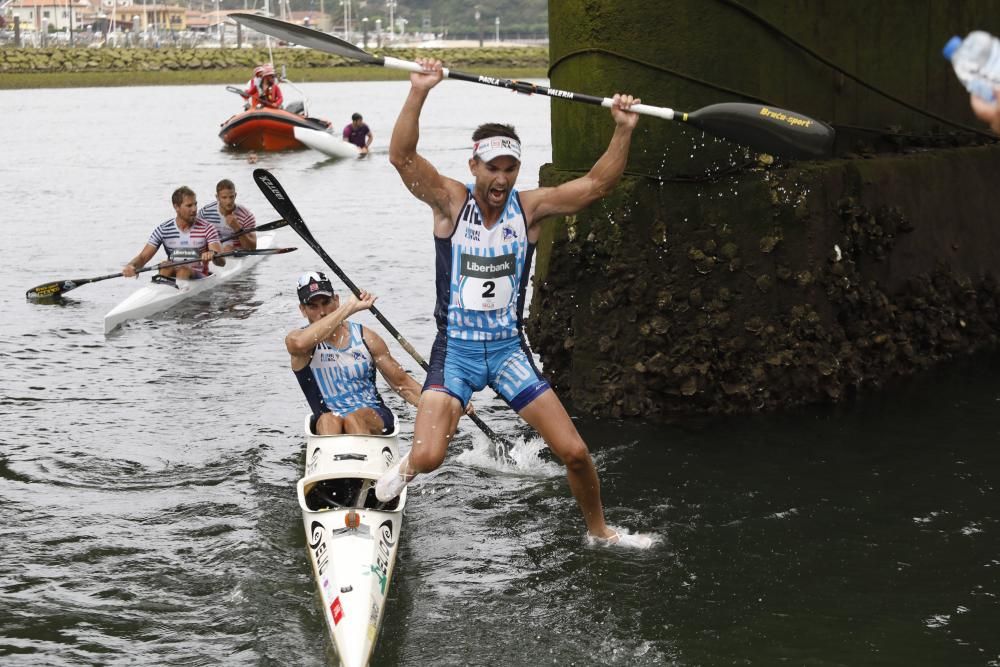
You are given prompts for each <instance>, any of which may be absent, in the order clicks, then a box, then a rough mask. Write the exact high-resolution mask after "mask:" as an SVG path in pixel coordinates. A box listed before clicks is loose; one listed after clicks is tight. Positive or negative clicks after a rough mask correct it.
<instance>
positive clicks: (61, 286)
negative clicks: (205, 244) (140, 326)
mask: <svg viewBox="0 0 1000 667" xmlns="http://www.w3.org/2000/svg"><path fill="white" fill-rule="evenodd" d="M281 222H284V221H281ZM292 250H295V248H269V249H265V250H232V251H230V252H222V253H219V254H218V255H216V257H246V256H247V255H276V254H280V253H284V252H290V251H292ZM201 261H203V260H202V259H200V258H199V259H186V260H184V261H182V262H169V263H167V264H155V265H153V266H145V267H143V268H141V269H136V270H135V272H136V273H137V274H139V273H145V272H146V271H155V270H157V269H169V268H172V267H175V266H183V265H184V264H196V263H198V262H201ZM124 275H125V274H124V273H122V272H121V271H119V272H118V273H109V274H107V275H105V276H97V277H95V278H77V279H74V280H57V281H53V282H48V283H42V284H41V285H37V286H35V287H32V288H31V289H29V290H28V291H27V292H25V294H24V296H25V298H26V299H44V298H52V297H56V296H61V295H63V294H65V293H66V292H69V291H70V290H75V289H76V288H77V287H80V286H81V285H86V284H88V283H96V282H100V281H102V280H110V279H111V278H121V277H122V276H124Z"/></svg>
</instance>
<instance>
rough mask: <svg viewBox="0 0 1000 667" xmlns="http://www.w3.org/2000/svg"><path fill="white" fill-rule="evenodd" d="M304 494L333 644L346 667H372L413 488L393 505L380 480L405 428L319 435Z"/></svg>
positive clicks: (309, 544)
mask: <svg viewBox="0 0 1000 667" xmlns="http://www.w3.org/2000/svg"><path fill="white" fill-rule="evenodd" d="M305 426H306V443H307V444H306V468H305V476H304V477H303V478H302V479H300V480H299V482H298V485H297V493H298V500H299V507H300V509H301V510H302V524H303V528H304V529H305V535H306V549H307V551H308V553H309V561H310V563H311V564H312V570H313V575H314V576H315V578H316V587H317V589H318V594H319V598H320V603H321V608H322V612H323V617H324V619H325V621H326V625H327V629H328V630H329V634H330V638H331V641H332V642H333V645H334V648H335V650H336V651H337V655H338V657H339V659H340V664H341V665H343V666H344V667H361V666H363V665H367V664H368V661H369V659H370V658H371V654H372V651H373V649H374V647H375V642H376V640H377V638H378V633H379V629H380V628H381V625H382V617H383V614H384V611H385V603H386V594H387V592H388V590H389V584H390V582H391V581H392V575H393V571H394V570H395V563H396V551H397V549H398V547H399V537H400V532H401V530H402V524H403V508H404V507H405V505H406V492H405V491H404V492H403V494H402V495H401V496H400V497H399V498H398V499H396V500H393V501H390V502H389V503H384V504H382V503H379V502H378V500H377V499H376V498H375V481H376V480H377V479H378V478H379V477H380V476H381V475H382V473H383V472H385V471H386V470H388V469H389V467H391V466H392V465H393V464H394V463H395V462H396V461H397V460H398V458H399V450H398V432H396V433H392V434H390V435H384V436H357V435H327V436H318V435H313V434H312V433H311V432H310V431H309V416H307V417H306V423H305Z"/></svg>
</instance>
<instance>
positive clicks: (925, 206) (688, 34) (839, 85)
mask: <svg viewBox="0 0 1000 667" xmlns="http://www.w3.org/2000/svg"><path fill="white" fill-rule="evenodd" d="M744 10H749V11H751V12H754V13H756V15H757V16H756V17H754V16H750V15H748V13H747V12H746V11H744ZM549 14H550V20H549V25H550V32H551V46H550V59H551V66H550V67H551V69H550V76H551V82H552V86H553V87H554V88H561V89H566V90H573V91H578V92H584V93H589V94H594V95H602V96H603V95H610V94H612V93H614V92H616V91H626V92H631V93H633V94H636V95H639V96H641V97H642V99H643V101H644V102H647V103H650V104H654V105H657V106H668V107H673V108H680V109H684V110H693V109H696V108H700V107H703V106H706V105H708V104H712V103H714V102H726V101H747V100H748V99H752V100H760V101H766V102H768V103H770V104H773V105H775V106H779V107H785V108H788V109H793V110H796V111H799V112H802V113H805V114H808V115H810V116H812V117H814V118H818V119H820V120H823V121H826V122H830V123H833V124H835V125H837V126H838V134H841V135H843V134H847V135H851V133H852V132H853V133H855V134H854V135H853V138H852V140H851V143H849V144H845V143H844V142H841V143H840V144H839V146H838V149H839V151H838V155H840V156H841V157H840V158H839V159H835V160H831V161H826V162H801V163H794V162H793V163H787V162H786V163H781V162H780V161H779V162H776V163H772V162H771V161H770V160H769V159H767V158H766V156H763V157H762V156H758V155H756V154H755V153H753V152H751V151H749V150H748V149H746V148H742V147H736V146H733V145H732V144H729V143H728V142H726V141H724V140H721V139H718V138H714V137H707V136H704V135H702V134H701V133H700V132H694V131H692V130H691V129H690V128H687V127H684V126H682V125H680V124H678V123H674V122H669V121H663V120H658V119H654V118H643V119H641V120H640V123H639V127H638V128H637V130H636V132H635V135H634V137H633V143H632V148H631V153H630V158H629V164H628V168H627V170H626V176H625V177H624V178H623V180H622V182H621V184H620V185H619V187H618V188H617V189H616V190H615V191H614V192H613V193H612V194H611V195H610V196H608V197H607V198H605V199H604V200H602V201H601V202H599V203H597V204H595V205H593V206H591V207H590V208H588V209H587V210H585V211H583V212H581V213H580V214H579V215H576V216H572V217H570V218H566V219H561V220H556V221H552V222H550V223H548V226H547V227H546V228H545V231H544V233H543V237H542V240H541V242H540V244H539V249H538V253H537V264H536V271H535V291H534V296H533V300H532V304H531V310H530V316H529V319H528V323H527V329H528V334H529V338H530V341H531V343H532V346H533V347H534V349H535V350H536V351H537V352H538V353H539V354H540V356H541V358H542V362H543V364H544V367H545V370H546V373H547V374H548V375H549V376H550V378H551V379H552V380H553V382H554V384H555V385H556V387H557V388H558V389H559V390H560V391H561V392H562V395H563V396H564V397H565V398H568V399H570V401H571V402H572V403H573V404H574V406H575V407H576V408H577V409H579V410H582V411H584V412H588V413H592V414H596V415H602V416H614V417H620V416H641V417H644V418H657V417H667V416H669V415H674V414H678V413H710V414H717V413H750V412H755V411H765V410H773V409H779V408H783V407H788V406H793V405H800V404H806V403H817V402H836V401H840V400H843V399H845V398H847V397H849V396H851V395H853V394H855V393H856V392H857V391H858V390H859V389H863V388H866V387H877V386H880V385H883V384H884V383H886V382H887V381H889V380H890V379H891V378H893V377H898V376H901V375H907V374H910V373H914V372H916V371H919V370H921V369H925V368H927V367H929V366H931V365H933V364H936V363H939V362H941V361H943V360H946V359H949V358H952V357H954V356H955V355H960V354H966V353H969V352H972V351H975V350H977V349H979V348H981V347H983V346H994V345H996V342H997V335H998V332H1000V312H998V297H1000V292H998V289H1000V288H998V286H997V283H996V280H995V278H994V273H993V272H994V271H995V267H997V266H1000V229H998V226H997V225H996V224H995V219H996V216H995V211H996V208H997V204H996V200H997V198H996V193H997V188H996V185H995V184H996V183H997V182H998V181H1000V147H998V146H997V145H996V144H995V143H993V142H990V141H989V139H988V138H986V139H985V143H987V145H985V146H978V147H975V146H967V147H957V148H955V147H952V148H939V149H934V150H927V149H926V147H927V146H954V145H959V146H961V144H962V142H963V141H964V140H959V139H957V138H956V136H957V133H958V130H956V128H955V127H953V126H948V125H947V123H946V121H954V122H955V123H958V124H968V125H969V126H972V127H975V128H979V129H985V128H983V126H982V125H981V124H980V123H978V121H976V120H975V119H974V118H973V117H972V114H971V112H970V110H969V105H968V95H967V94H966V93H965V92H964V91H963V90H962V88H961V86H960V85H959V84H958V82H957V81H956V79H955V77H954V74H953V73H952V72H951V70H950V66H949V64H948V63H947V62H946V61H945V60H944V59H943V58H942V57H941V55H940V49H941V46H942V45H943V44H944V42H945V40H947V39H948V37H950V36H951V35H952V34H956V33H958V34H964V33H966V32H968V31H969V30H970V29H972V28H982V29H985V30H990V31H992V32H994V33H997V32H1000V0H980V1H977V2H965V3H943V2H935V1H934V0H913V1H907V2H902V1H890V2H885V3H862V2H834V1H830V0H814V1H810V2H802V1H801V0H766V1H765V0H742V1H741V2H733V1H730V0H663V1H662V2H657V3H620V2H615V1H614V0H552V1H551V2H550V4H549ZM775 29H777V30H779V31H781V32H783V33H784V34H785V35H788V36H789V37H791V38H792V39H795V40H798V41H800V42H802V43H804V44H806V45H808V46H809V47H810V48H811V49H813V50H815V51H816V52H817V53H819V54H820V55H822V56H823V57H825V58H828V59H829V60H831V61H834V62H836V63H838V64H839V65H840V66H842V67H843V68H844V69H845V70H847V71H848V72H850V73H853V74H856V75H858V76H859V77H861V78H862V79H863V80H865V81H866V82H867V83H868V84H870V86H871V87H866V86H863V85H860V84H858V83H856V82H854V81H852V80H851V79H850V77H846V76H844V75H843V74H841V73H838V72H836V71H835V70H834V69H832V68H830V67H828V66H827V65H824V64H823V63H821V62H820V61H819V60H817V59H816V58H813V57H811V56H809V55H807V54H805V53H804V52H803V51H802V50H801V49H799V48H798V47H796V46H794V45H793V44H792V43H791V42H790V41H789V40H788V39H785V38H783V37H781V36H779V35H778V34H777V33H776V31H775ZM872 88H875V89H878V90H881V91H884V92H885V93H888V94H889V95H892V96H895V97H897V98H898V99H897V100H895V101H894V100H890V99H889V98H888V97H886V96H885V95H881V94H879V93H878V92H875V91H874V90H872ZM904 103H908V104H909V105H910V106H907V104H904ZM911 107H912V108H911ZM552 109H553V111H552V144H553V164H552V165H547V166H546V167H544V168H543V169H542V173H541V175H540V182H541V183H542V184H543V185H556V184H558V183H560V182H563V181H565V180H568V179H570V178H575V177H577V176H580V175H582V174H584V173H585V172H586V170H587V169H589V168H590V166H591V165H592V164H593V163H594V161H595V160H596V159H597V158H598V157H599V156H600V154H601V153H602V152H603V151H604V149H605V147H606V145H607V142H608V140H609V139H610V137H611V134H612V131H613V127H614V125H613V122H612V120H611V119H610V118H609V115H608V112H607V110H605V109H600V108H596V107H590V106H586V105H581V104H572V103H569V102H565V103H563V102H559V101H554V102H553V105H552ZM919 110H925V111H927V112H928V113H930V114H934V115H936V116H938V118H933V117H931V116H930V115H927V114H925V113H921V112H920V111H919ZM848 126H850V127H848ZM857 127H861V128H868V129H867V130H864V129H862V130H857V129H856V128H857ZM866 132H868V135H866V134H865V133H866ZM880 133H884V134H886V135H887V136H889V137H890V139H891V140H886V141H885V142H884V145H888V150H889V152H886V153H883V154H877V153H876V152H875V151H874V150H869V149H870V148H871V147H872V146H874V145H875V144H876V143H878V142H877V141H875V139H874V138H873V137H875V136H876V135H879V134H880ZM907 137H911V138H912V137H920V139H919V140H917V141H916V142H915V143H910V144H907V142H908V141H910V140H911V139H909V138H907ZM883 139H884V137H883ZM977 140H978V141H980V142H981V143H982V142H984V139H983V138H982V137H981V136H980V137H979V138H978V139H977ZM855 141H856V143H855ZM883 147H884V146H883Z"/></svg>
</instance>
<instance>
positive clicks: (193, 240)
mask: <svg viewBox="0 0 1000 667" xmlns="http://www.w3.org/2000/svg"><path fill="white" fill-rule="evenodd" d="M170 201H171V203H172V204H173V205H174V212H175V213H176V216H175V217H173V218H170V219H169V220H166V221H165V222H162V223H160V224H159V225H157V226H156V228H155V229H154V230H153V233H152V234H150V235H149V240H148V241H146V245H144V246H143V247H142V250H140V251H139V254H138V255H136V256H135V257H133V258H132V259H131V260H130V261H129V263H128V264H126V265H125V266H124V267H123V268H122V275H124V276H125V277H126V278H132V277H134V276H135V272H136V271H137V270H138V269H141V268H142V267H144V266H146V263H147V262H148V261H149V260H151V259H153V256H154V255H155V254H156V251H157V250H159V249H160V246H163V249H164V250H166V251H167V260H166V262H162V263H161V264H165V263H167V262H180V261H184V260H188V259H193V260H197V259H201V260H202V261H201V262H192V263H191V264H184V265H181V266H175V267H161V268H160V271H159V275H160V276H164V277H167V278H180V279H182V280H189V279H192V278H203V277H204V276H205V275H206V274H205V267H206V266H207V264H205V263H207V262H213V263H215V265H216V266H225V265H226V260H225V258H216V256H215V255H216V254H217V253H220V252H222V245H221V244H220V243H219V233H218V232H217V231H216V230H215V227H214V226H213V225H210V224H209V223H207V222H205V221H204V220H202V219H201V218H199V217H198V198H197V196H196V195H195V194H194V191H193V190H191V188H189V187H187V186H184V185H182V186H181V187H179V188H177V189H176V190H174V193H173V195H171V197H170Z"/></svg>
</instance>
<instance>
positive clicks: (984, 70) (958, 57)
mask: <svg viewBox="0 0 1000 667" xmlns="http://www.w3.org/2000/svg"><path fill="white" fill-rule="evenodd" d="M942 53H943V54H944V57H945V58H947V59H948V60H950V61H951V64H952V67H954V68H955V75H956V76H958V80H959V81H961V82H962V85H964V86H965V89H966V90H968V91H969V92H970V93H972V94H973V95H975V96H976V97H979V98H981V99H984V100H986V101H987V102H993V101H994V100H995V99H996V96H995V95H994V93H993V89H994V88H996V87H997V86H1000V40H998V39H997V38H996V37H994V36H993V35H991V34H989V33H988V32H983V31H982V30H975V31H973V32H970V33H969V35H968V36H967V37H966V38H965V39H962V38H961V37H958V36H957V35H956V36H955V37H952V38H951V39H949V40H948V43H947V44H945V45H944V49H943V50H942Z"/></svg>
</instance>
